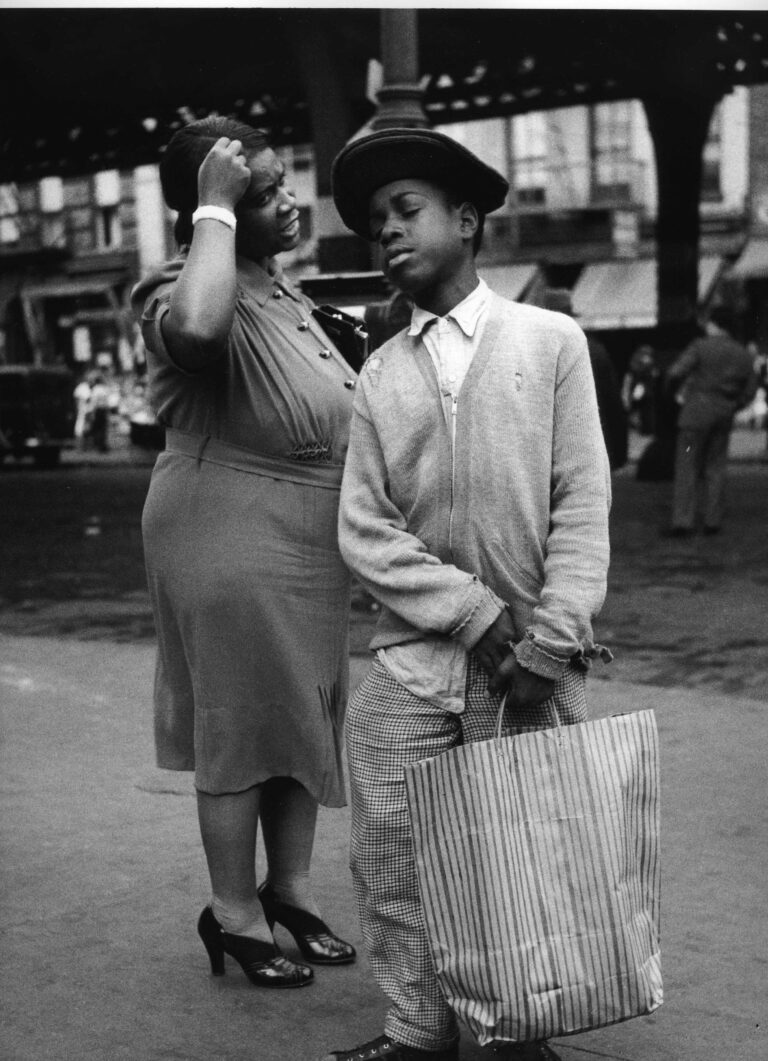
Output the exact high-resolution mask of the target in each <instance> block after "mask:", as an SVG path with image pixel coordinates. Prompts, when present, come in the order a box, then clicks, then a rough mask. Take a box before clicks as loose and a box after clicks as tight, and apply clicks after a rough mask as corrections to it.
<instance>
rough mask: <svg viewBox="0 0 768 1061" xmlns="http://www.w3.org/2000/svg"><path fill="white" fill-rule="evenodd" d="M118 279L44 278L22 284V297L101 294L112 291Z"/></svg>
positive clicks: (75, 296)
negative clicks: (37, 281)
mask: <svg viewBox="0 0 768 1061" xmlns="http://www.w3.org/2000/svg"><path fill="white" fill-rule="evenodd" d="M119 282H120V280H119V279H114V278H110V279H107V278H105V277H89V278H85V277H83V278H72V279H65V280H58V279H57V280H45V281H42V282H41V283H29V284H24V286H23V287H22V289H21V296H22V298H77V297H78V296H79V295H103V294H106V293H107V292H109V291H113V290H114V288H115V284H116V283H119Z"/></svg>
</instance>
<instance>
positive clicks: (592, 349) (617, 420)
mask: <svg viewBox="0 0 768 1061" xmlns="http://www.w3.org/2000/svg"><path fill="white" fill-rule="evenodd" d="M544 309H550V310H553V311H554V312H556V313H565V314H566V315H567V316H569V317H573V318H574V319H578V314H577V313H576V312H575V311H574V308H573V302H572V300H571V293H570V291H569V290H568V289H567V288H565V287H549V288H547V289H546V290H545V292H544ZM585 334H586V338H587V348H588V350H589V363H590V365H591V366H592V376H593V377H594V380H595V392H596V394H597V408H598V412H599V414H600V426H601V428H602V430H603V439H604V440H605V447H606V450H607V451H608V460H609V461H610V465H611V470H612V471H616V470H617V469H618V468H623V467H624V465H625V464H626V463H627V450H628V439H627V413H626V410H625V408H624V402H623V401H622V398H621V388H620V387H619V381H618V379H617V378H616V373H615V371H614V368H613V365H612V363H611V356H610V354H609V353H608V350H607V349H606V347H605V344H604V343H602V342H601V341H600V339H598V338H597V337H596V336H595V335H592V334H590V333H588V332H587V333H585Z"/></svg>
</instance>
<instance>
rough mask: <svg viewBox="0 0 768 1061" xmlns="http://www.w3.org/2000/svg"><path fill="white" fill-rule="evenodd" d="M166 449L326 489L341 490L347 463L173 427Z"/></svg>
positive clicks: (239, 469)
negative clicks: (312, 459) (305, 458)
mask: <svg viewBox="0 0 768 1061" xmlns="http://www.w3.org/2000/svg"><path fill="white" fill-rule="evenodd" d="M165 449H166V451H167V452H168V453H180V454H182V455H183V456H185V457H192V458H193V459H194V460H197V461H207V462H208V463H210V464H221V465H223V466H224V467H225V468H234V469H235V470H236V471H240V472H247V473H249V474H251V475H262V476H265V477H266V478H268V479H287V480H288V481H289V482H292V483H300V484H301V485H302V486H318V487H321V488H324V489H326V490H339V489H340V488H341V476H342V472H343V471H344V465H343V464H309V463H304V462H302V461H294V460H290V459H289V458H287V457H275V456H272V455H271V454H269V455H268V454H266V453H257V452H256V450H251V449H245V447H243V446H236V445H233V443H231V442H222V441H221V440H220V439H218V438H210V437H209V436H208V435H195V434H192V433H191V432H189V431H180V430H179V429H178V428H175V427H169V428H166V431H165Z"/></svg>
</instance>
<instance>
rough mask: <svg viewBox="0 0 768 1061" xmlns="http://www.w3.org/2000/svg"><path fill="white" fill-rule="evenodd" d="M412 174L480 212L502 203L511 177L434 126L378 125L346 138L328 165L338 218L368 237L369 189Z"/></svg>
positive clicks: (371, 190)
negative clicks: (446, 191) (387, 127)
mask: <svg viewBox="0 0 768 1061" xmlns="http://www.w3.org/2000/svg"><path fill="white" fill-rule="evenodd" d="M408 178H416V179H418V180H427V181H432V182H434V183H435V184H439V185H440V186H441V187H444V188H448V189H449V190H450V191H452V192H454V193H456V194H457V195H458V196H459V197H460V198H461V199H463V200H466V201H467V202H470V203H473V204H474V206H475V207H476V208H477V209H478V211H479V212H480V213H482V214H489V213H491V211H493V210H498V208H499V207H500V206H503V205H504V201H505V199H506V197H507V192H508V191H509V182H508V181H507V180H506V178H505V177H502V175H501V174H500V173H498V172H497V171H496V170H495V169H493V168H492V167H491V166H487V165H486V164H485V162H482V161H481V160H480V159H479V158H478V157H477V156H476V155H473V154H472V152H471V151H468V150H467V149H466V148H465V147H463V146H462V145H461V144H459V143H457V142H456V141H455V140H453V139H451V137H450V136H446V135H445V134H444V133H438V132H437V131H436V130H435V129H405V128H403V129H400V128H394V129H379V130H377V131H376V132H373V133H368V134H366V135H365V136H361V137H359V138H358V139H356V140H352V141H350V143H348V144H347V145H346V147H344V148H343V149H342V150H341V151H340V152H339V154H338V155H337V156H336V158H335V159H334V162H333V166H332V168H331V186H332V193H333V201H334V203H335V204H336V209H337V210H338V212H339V215H340V216H341V219H342V221H343V222H344V224H345V225H346V226H347V228H350V229H351V230H352V231H353V232H355V233H357V235H358V236H362V238H363V239H367V240H370V238H371V233H370V223H369V218H368V209H369V203H370V198H371V195H373V193H374V192H375V191H376V190H377V189H378V188H382V187H383V186H384V185H385V184H390V183H391V182H392V181H397V180H404V179H408Z"/></svg>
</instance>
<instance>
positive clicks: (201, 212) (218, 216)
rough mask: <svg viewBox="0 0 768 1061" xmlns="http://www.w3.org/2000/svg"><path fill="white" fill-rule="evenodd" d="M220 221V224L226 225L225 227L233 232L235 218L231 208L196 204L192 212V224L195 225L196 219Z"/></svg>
mask: <svg viewBox="0 0 768 1061" xmlns="http://www.w3.org/2000/svg"><path fill="white" fill-rule="evenodd" d="M206 220H208V221H221V223H222V225H226V226H227V228H231V229H232V231H233V232H234V231H235V229H236V228H237V218H236V217H235V215H234V214H233V213H232V211H231V210H227V209H226V208H225V207H223V206H198V208H197V210H195V212H194V214H192V224H193V225H196V224H197V222H198V221H206Z"/></svg>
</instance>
